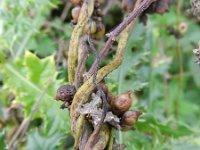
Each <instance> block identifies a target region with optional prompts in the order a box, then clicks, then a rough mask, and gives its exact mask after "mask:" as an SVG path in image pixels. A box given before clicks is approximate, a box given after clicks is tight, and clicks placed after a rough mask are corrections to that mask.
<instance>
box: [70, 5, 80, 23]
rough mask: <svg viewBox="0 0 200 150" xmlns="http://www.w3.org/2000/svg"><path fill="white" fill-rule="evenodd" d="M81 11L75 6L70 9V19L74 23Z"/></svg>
mask: <svg viewBox="0 0 200 150" xmlns="http://www.w3.org/2000/svg"><path fill="white" fill-rule="evenodd" d="M80 11H81V7H80V6H76V7H74V8H73V9H72V17H73V19H74V20H75V21H77V20H78V17H79V14H80Z"/></svg>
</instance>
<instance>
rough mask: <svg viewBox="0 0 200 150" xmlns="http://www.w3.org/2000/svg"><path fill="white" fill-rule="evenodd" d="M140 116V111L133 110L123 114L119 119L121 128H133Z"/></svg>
mask: <svg viewBox="0 0 200 150" xmlns="http://www.w3.org/2000/svg"><path fill="white" fill-rule="evenodd" d="M141 114H142V112H141V111H134V110H129V111H127V112H125V113H124V114H123V116H122V118H121V126H133V125H134V124H135V123H136V122H137V120H138V118H139V116H140V115H141Z"/></svg>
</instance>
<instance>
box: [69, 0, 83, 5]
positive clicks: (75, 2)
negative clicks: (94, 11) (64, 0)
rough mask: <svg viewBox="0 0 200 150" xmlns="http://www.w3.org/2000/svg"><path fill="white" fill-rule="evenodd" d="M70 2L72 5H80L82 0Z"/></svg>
mask: <svg viewBox="0 0 200 150" xmlns="http://www.w3.org/2000/svg"><path fill="white" fill-rule="evenodd" d="M71 2H72V3H73V4H74V5H80V4H81V3H82V0H71Z"/></svg>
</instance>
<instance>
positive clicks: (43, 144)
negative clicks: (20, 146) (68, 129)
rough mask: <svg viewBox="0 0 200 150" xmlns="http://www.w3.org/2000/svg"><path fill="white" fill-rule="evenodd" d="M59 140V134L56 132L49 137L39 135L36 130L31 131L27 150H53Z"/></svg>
mask: <svg viewBox="0 0 200 150" xmlns="http://www.w3.org/2000/svg"><path fill="white" fill-rule="evenodd" d="M60 140H61V136H60V133H59V132H57V133H55V134H52V135H50V136H44V135H41V133H40V132H39V131H38V130H33V131H32V132H30V133H29V134H28V143H27V145H26V149H27V150H36V149H37V150H55V148H56V146H57V145H58V144H59V141H60Z"/></svg>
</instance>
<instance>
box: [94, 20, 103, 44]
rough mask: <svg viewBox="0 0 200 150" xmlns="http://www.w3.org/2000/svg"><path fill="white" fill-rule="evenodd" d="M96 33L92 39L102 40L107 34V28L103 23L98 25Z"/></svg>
mask: <svg viewBox="0 0 200 150" xmlns="http://www.w3.org/2000/svg"><path fill="white" fill-rule="evenodd" d="M96 30H97V31H96V33H94V34H92V38H93V39H96V40H100V39H101V38H102V37H103V36H104V34H105V26H104V24H103V23H102V22H99V23H97V29H96Z"/></svg>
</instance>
